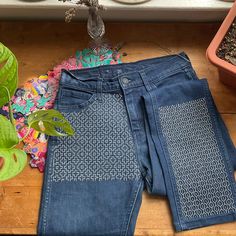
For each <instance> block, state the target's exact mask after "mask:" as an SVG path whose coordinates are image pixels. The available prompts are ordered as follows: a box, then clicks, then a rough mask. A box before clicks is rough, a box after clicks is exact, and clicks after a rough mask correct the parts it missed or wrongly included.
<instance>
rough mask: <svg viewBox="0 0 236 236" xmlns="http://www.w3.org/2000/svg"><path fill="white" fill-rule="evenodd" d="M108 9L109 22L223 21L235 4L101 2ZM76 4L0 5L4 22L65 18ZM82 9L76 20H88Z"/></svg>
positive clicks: (20, 1) (45, 0) (13, 0)
mask: <svg viewBox="0 0 236 236" xmlns="http://www.w3.org/2000/svg"><path fill="white" fill-rule="evenodd" d="M100 3H101V4H102V5H104V6H106V7H107V11H104V12H102V15H103V18H104V19H107V20H134V21H137V20H138V21H220V20H222V19H223V18H224V17H225V16H226V14H227V12H228V10H229V9H230V7H231V6H232V2H231V3H230V2H225V1H220V0H151V1H149V2H146V3H143V4H139V5H124V4H120V3H118V2H114V1H112V0H100ZM70 6H73V4H70V3H63V2H58V1H57V0H41V1H40V0H39V1H37V0H32V1H30V0H7V1H4V3H3V1H1V2H0V18H1V19H63V18H64V11H65V10H66V9H68V8H69V7H70ZM86 16H87V10H86V9H85V8H82V9H81V10H80V11H79V14H78V15H77V17H76V18H77V19H85V18H86Z"/></svg>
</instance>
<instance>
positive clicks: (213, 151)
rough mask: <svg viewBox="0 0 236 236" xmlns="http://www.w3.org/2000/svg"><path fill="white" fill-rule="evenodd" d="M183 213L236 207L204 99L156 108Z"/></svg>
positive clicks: (194, 215)
mask: <svg viewBox="0 0 236 236" xmlns="http://www.w3.org/2000/svg"><path fill="white" fill-rule="evenodd" d="M159 116H160V121H161V128H162V132H163V135H164V138H165V140H166V143H167V148H168V152H169V155H170V161H171V166H172V169H173V172H174V176H175V181H176V185H177V191H178V195H179V200H180V206H181V210H182V215H183V217H185V218H187V219H190V218H198V217H204V216H205V217H207V216H212V215H224V214H227V213H229V212H233V211H235V210H236V209H235V203H234V198H233V194H232V189H231V187H230V182H229V179H228V176H227V171H226V166H225V163H224V161H223V157H222V155H221V153H220V150H219V147H218V144H217V140H216V137H215V134H214V130H213V126H212V122H211V118H210V115H209V111H208V108H207V104H206V100H205V99H204V98H200V99H197V100H193V101H190V102H186V103H182V104H177V105H171V106H163V107H160V108H159Z"/></svg>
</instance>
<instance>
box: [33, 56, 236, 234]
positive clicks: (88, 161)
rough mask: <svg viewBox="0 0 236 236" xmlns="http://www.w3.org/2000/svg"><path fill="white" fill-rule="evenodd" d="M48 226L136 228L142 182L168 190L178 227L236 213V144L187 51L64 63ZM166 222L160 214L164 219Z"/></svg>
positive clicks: (104, 230) (48, 179)
mask: <svg viewBox="0 0 236 236" xmlns="http://www.w3.org/2000/svg"><path fill="white" fill-rule="evenodd" d="M55 109H58V110H59V111H60V112H62V113H63V114H64V116H65V117H66V118H67V119H68V120H69V122H70V123H71V125H72V126H73V127H74V129H75V131H76V132H75V135H74V136H71V137H50V139H49V144H48V155H47V163H46V169H45V175H44V184H43V191H42V197H41V207H40V215H39V223H38V234H39V235H70V236H71V235H76V236H87V235H89V236H113V235H114V236H131V235H133V233H134V229H135V223H136V218H137V216H138V212H139V208H140V205H141V201H142V192H143V191H144V190H147V191H148V192H149V193H150V194H154V195H162V196H167V198H168V200H169V204H170V208H171V211H172V215H173V224H174V226H175V229H176V230H177V231H182V230H188V229H193V228H198V227H203V226H207V225H212V224H217V223H223V222H229V221H234V220H236V184H235V180H234V169H235V168H236V151H235V147H234V145H233V143H232V141H231V139H230V136H229V134H228V131H227V129H226V127H225V124H224V122H223V120H222V119H221V117H220V115H219V113H218V111H217V108H216V106H215V104H214V101H213V99H212V96H211V93H210V90H209V88H208V84H207V80H206V79H201V80H199V79H198V77H197V75H196V73H195V72H194V70H193V68H192V66H191V63H190V61H189V58H188V57H187V55H186V54H185V53H180V54H178V55H171V56H165V57H160V58H152V59H146V60H143V61H138V62H134V63H123V64H118V65H106V66H100V67H95V68H88V69H82V70H72V71H66V70H63V71H62V75H61V80H60V87H59V91H58V94H57V98H56V102H55ZM156 223H157V224H158V222H156Z"/></svg>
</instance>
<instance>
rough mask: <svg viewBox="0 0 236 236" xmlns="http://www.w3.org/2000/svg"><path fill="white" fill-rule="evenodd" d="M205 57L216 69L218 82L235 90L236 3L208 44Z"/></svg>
mask: <svg viewBox="0 0 236 236" xmlns="http://www.w3.org/2000/svg"><path fill="white" fill-rule="evenodd" d="M206 55H207V58H208V59H209V61H210V62H211V63H212V64H214V65H215V66H216V67H217V68H218V71H219V79H220V81H221V82H222V83H224V84H226V85H229V86H230V87H234V88H236V2H235V3H234V5H233V6H232V8H231V10H230V11H229V13H228V15H227V16H226V18H225V20H224V21H223V23H222V25H221V27H220V28H219V30H218V32H217V33H216V35H215V37H214V38H213V40H212V42H211V43H210V45H209V47H208V49H207V52H206Z"/></svg>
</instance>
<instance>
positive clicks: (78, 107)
mask: <svg viewBox="0 0 236 236" xmlns="http://www.w3.org/2000/svg"><path fill="white" fill-rule="evenodd" d="M97 98H98V97H97V94H94V95H92V97H91V98H90V99H89V100H87V101H86V102H84V103H83V104H81V105H70V104H68V105H62V104H60V102H59V104H58V107H57V108H58V110H59V111H65V112H68V111H70V110H71V109H73V111H78V112H80V111H82V110H85V109H87V108H88V107H89V106H90V105H92V104H93V103H94V102H95V101H97Z"/></svg>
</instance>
